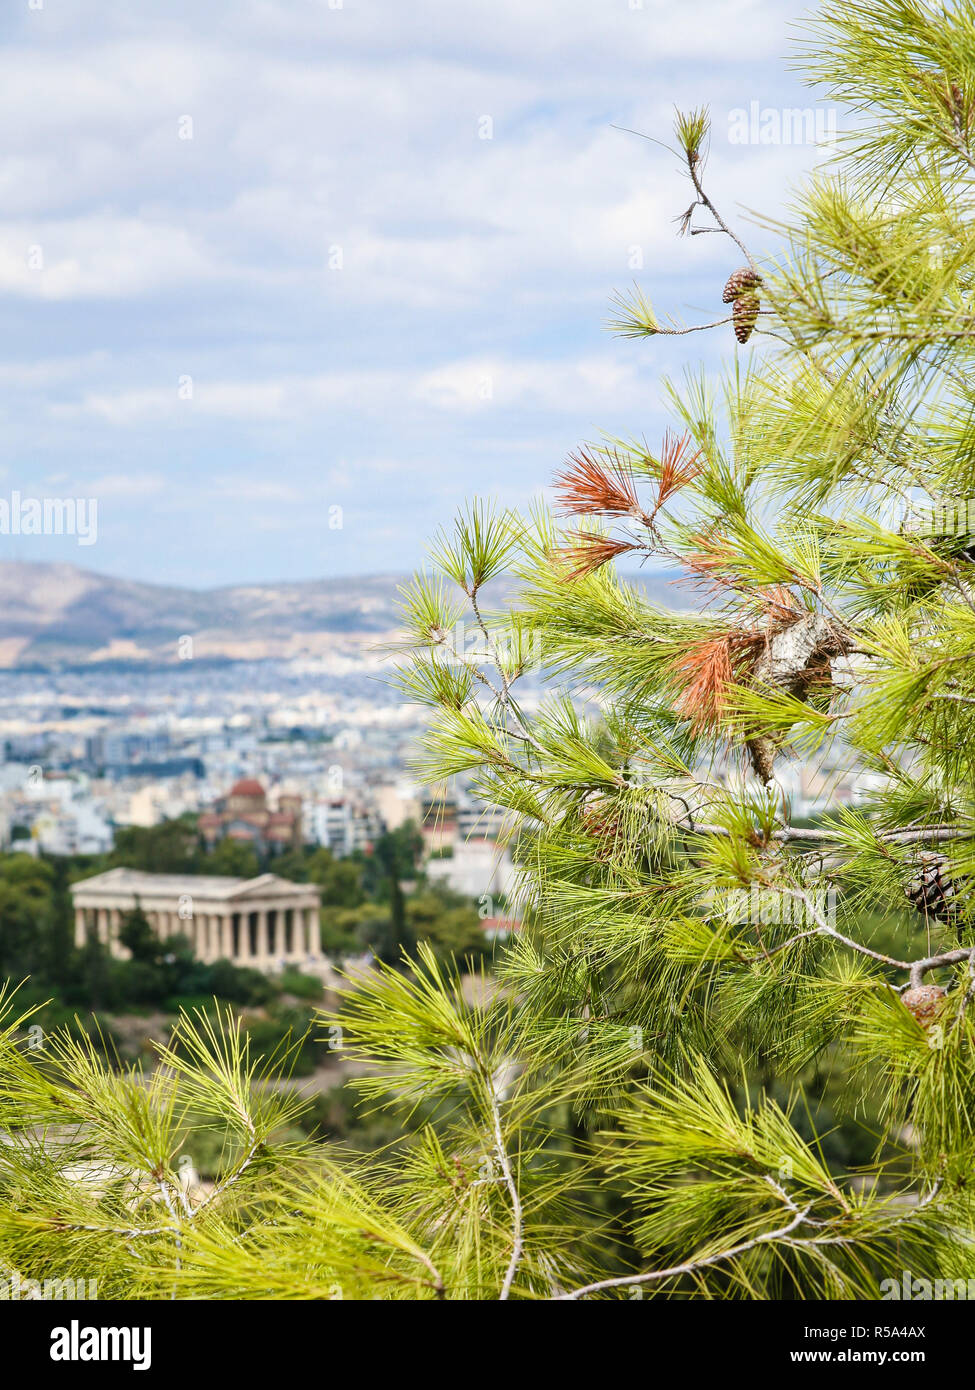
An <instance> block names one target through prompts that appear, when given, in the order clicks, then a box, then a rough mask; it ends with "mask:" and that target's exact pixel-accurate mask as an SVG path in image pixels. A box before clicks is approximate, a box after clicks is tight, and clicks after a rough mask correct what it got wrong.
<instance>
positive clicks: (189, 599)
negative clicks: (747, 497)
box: [0, 560, 689, 670]
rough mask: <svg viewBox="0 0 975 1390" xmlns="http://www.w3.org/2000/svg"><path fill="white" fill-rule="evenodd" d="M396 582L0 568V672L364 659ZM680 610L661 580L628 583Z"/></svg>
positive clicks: (676, 593)
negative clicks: (181, 582)
mask: <svg viewBox="0 0 975 1390" xmlns="http://www.w3.org/2000/svg"><path fill="white" fill-rule="evenodd" d="M404 582H405V576H402V575H386V574H379V575H361V576H360V575H357V576H351V577H343V578H332V579H311V580H303V581H298V582H294V581H289V582H286V583H278V584H275V583H268V584H242V585H231V586H228V587H223V588H216V589H190V588H177V587H174V586H171V585H162V584H147V583H142V582H139V581H136V580H129V579H119V578H115V577H113V576H110V575H105V574H97V573H94V572H93V571H91V570H85V569H80V568H79V567H77V566H75V565H65V564H43V563H33V564H31V563H25V562H21V561H14V560H8V561H5V562H0V669H7V670H11V669H18V668H19V669H24V668H38V667H40V668H64V667H76V666H90V665H93V664H99V663H106V662H108V663H115V664H122V665H126V664H130V663H135V664H140V665H141V664H146V663H149V664H153V665H159V664H168V663H170V662H176V661H178V660H180V659H182V658H185V655H186V652H187V645H186V639H187V638H189V639H190V640H191V644H192V645H191V647H190V648H189V650H191V652H192V655H193V657H194V659H197V660H199V659H211V660H213V659H216V660H231V661H260V660H268V659H274V658H277V659H284V660H288V659H296V658H302V657H308V658H319V659H320V658H323V657H324V658H328V657H334V658H336V659H337V660H347V659H352V660H353V661H355V660H358V659H362V658H365V657H366V656H367V654H368V653H369V652H370V651H372V650H374V649H375V647H376V645H377V643H379V642H381V641H382V640H383V639H384V638H385V637H387V636H391V635H392V634H393V633H394V632H395V631H396V629H397V626H398V622H399V619H398V612H397V608H396V601H397V598H398V589H399V587H400V585H402V584H403V583H404ZM637 582H638V583H639V584H640V585H641V587H643V588H644V589H645V590H646V591H647V593H648V596H649V597H650V598H651V599H652V600H654V601H655V602H659V603H661V604H666V605H667V606H670V607H687V606H689V605H688V603H687V600H686V593H685V594H682V592H681V590H679V589H675V588H674V587H673V586H672V585H671V584H670V583H669V581H668V580H667V579H666V578H663V577H658V576H652V575H651V576H640V578H639V580H638V581H637Z"/></svg>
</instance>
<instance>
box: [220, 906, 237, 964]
mask: <svg viewBox="0 0 975 1390" xmlns="http://www.w3.org/2000/svg"><path fill="white" fill-rule="evenodd" d="M220 955H222V956H225V957H226V958H227V960H233V958H234V929H233V916H232V914H231V913H229V912H225V913H223V915H222V916H221V918H220Z"/></svg>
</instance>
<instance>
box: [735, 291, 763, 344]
mask: <svg viewBox="0 0 975 1390" xmlns="http://www.w3.org/2000/svg"><path fill="white" fill-rule="evenodd" d="M758 310H759V301H758V295H757V294H743V295H741V296H740V297H739V298H738V299H736V300H735V304H734V308H733V309H732V311H731V318H732V322H733V323H734V328H735V337H736V338H737V339H738V341H739V343H743V344H744V343H747V342H748V339H749V338H750V337H751V336H752V329H753V328H754V327H755V323H756V321H757V319H758Z"/></svg>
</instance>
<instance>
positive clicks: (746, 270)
mask: <svg viewBox="0 0 975 1390" xmlns="http://www.w3.org/2000/svg"><path fill="white" fill-rule="evenodd" d="M761 283H762V277H761V276H760V275H759V274H758V273H757V271H754V270H752V268H751V266H748V265H746V266H742V268H741V270H736V271H733V272H732V274H731V275H729V276H728V283H727V284H726V285H725V287H724V293H723V294H722V296H721V303H722V304H731V303H732V302H733V301H734V300H736V299H737V298H738V296H739V295H740V294H744V293H745V291H746V290H754V289H757V288H758V286H759V285H760V284H761Z"/></svg>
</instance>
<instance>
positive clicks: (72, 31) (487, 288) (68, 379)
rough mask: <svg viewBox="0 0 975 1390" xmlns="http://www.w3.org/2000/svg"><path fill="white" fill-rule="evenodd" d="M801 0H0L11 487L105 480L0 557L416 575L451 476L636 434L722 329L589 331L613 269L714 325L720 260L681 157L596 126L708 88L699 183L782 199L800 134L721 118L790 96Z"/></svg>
mask: <svg viewBox="0 0 975 1390" xmlns="http://www.w3.org/2000/svg"><path fill="white" fill-rule="evenodd" d="M806 12H807V6H806V5H800V4H796V3H794V0H684V3H683V4H674V3H673V0H642V3H641V0H463V3H460V2H459V0H409V3H406V0H341V3H340V0H207V3H206V4H200V3H199V0H192V3H187V0H139V3H138V4H133V3H132V2H131V0H11V3H10V4H9V5H8V6H6V7H5V10H4V14H3V17H2V19H0V310H2V314H3V319H4V332H3V334H2V337H0V412H2V420H0V495H2V496H5V497H9V496H10V495H11V494H12V492H13V491H14V490H18V491H20V492H21V493H22V494H23V495H25V496H26V495H29V496H35V497H44V496H52V497H79V496H80V497H86V498H87V497H94V498H96V499H97V502H98V539H97V543H96V544H95V545H93V546H86V547H79V546H78V544H77V542H76V539H75V538H74V537H70V536H62V537H34V536H8V535H0V557H4V558H14V559H18V560H33V559H38V560H60V561H65V562H69V563H72V564H82V565H84V566H85V567H87V568H91V569H97V570H100V571H102V572H105V573H108V574H115V575H121V576H125V577H128V578H138V579H144V580H153V581H156V582H161V583H173V584H187V585H192V586H199V587H204V586H210V585H215V584H229V583H236V582H255V581H270V580H275V579H301V578H317V577H321V576H325V575H335V574H354V573H366V572H387V571H393V570H395V571H400V570H406V569H409V568H411V567H412V566H413V565H415V564H416V563H417V562H419V561H420V559H421V558H422V553H423V547H424V542H425V540H426V538H428V537H429V536H430V534H431V533H432V532H433V531H434V530H435V528H436V526H437V525H438V524H439V523H441V522H443V521H445V520H448V519H449V517H450V516H451V515H452V513H453V512H454V510H455V509H456V507H457V506H458V504H459V503H460V502H461V501H462V500H463V499H464V497H465V496H468V495H470V494H472V493H481V494H486V495H491V496H496V497H498V498H500V499H501V500H502V501H504V502H506V503H510V504H513V505H524V504H525V503H527V502H528V500H529V499H530V498H531V497H532V495H533V494H535V493H537V492H538V491H539V490H541V489H543V488H544V487H545V486H546V485H547V484H548V482H549V480H550V478H551V475H552V473H553V471H554V470H555V469H556V468H557V467H558V466H559V465H560V463H561V462H562V460H563V458H564V456H565V454H566V452H567V451H568V450H569V449H570V448H572V447H573V446H574V445H575V444H577V443H578V442H580V441H582V440H584V439H585V438H587V437H590V438H591V437H594V436H595V435H597V434H598V433H599V432H600V431H601V430H609V431H613V432H614V433H620V434H626V433H630V432H635V433H640V434H642V433H647V434H648V435H649V436H650V437H651V438H654V437H655V436H656V435H658V434H659V433H661V432H662V430H663V429H664V428H665V427H666V425H667V423H668V415H667V412H666V408H665V405H664V400H663V395H662V391H661V386H660V379H661V377H662V376H663V375H664V374H670V375H679V373H680V370H681V367H682V364H683V363H684V362H692V361H697V360H700V358H701V357H702V356H703V358H704V359H705V361H706V362H707V364H708V366H709V367H710V368H716V367H717V366H718V364H719V362H720V360H721V358H722V357H727V356H729V355H730V353H731V351H732V349H733V342H732V341H730V337H731V335H730V329H726V330H723V336H722V335H721V334H712V335H703V334H702V335H693V336H692V337H691V338H689V339H686V340H666V339H661V340H656V341H652V342H648V341H641V342H637V343H633V342H628V341H624V340H619V339H614V338H613V337H612V336H611V335H610V334H609V333H607V332H606V331H605V329H604V328H603V326H602V325H603V321H604V319H605V317H606V315H607V311H608V301H609V298H610V295H611V293H612V291H613V290H614V289H619V288H626V287H627V285H628V284H629V283H630V282H631V281H632V280H633V279H636V280H638V282H639V283H640V285H641V286H642V287H643V289H644V290H645V291H646V292H647V293H648V294H649V296H650V297H651V298H652V300H653V302H654V303H655V305H656V306H657V309H658V311H659V312H661V313H664V312H666V311H668V310H670V311H673V312H674V313H676V314H678V315H680V316H682V317H683V318H684V319H685V320H686V321H689V322H690V321H694V320H695V319H696V318H698V317H699V316H700V317H701V318H704V317H713V316H714V315H715V313H716V311H719V310H720V291H721V287H722V285H723V282H724V279H725V277H726V276H727V274H728V272H729V271H730V270H732V269H734V268H735V267H736V266H737V265H738V263H739V260H740V256H739V255H738V253H737V252H736V251H735V248H734V247H733V246H732V245H731V244H730V243H729V242H728V241H727V240H726V239H725V238H723V237H719V236H704V237H697V238H694V239H686V240H681V239H679V238H678V237H677V236H676V235H675V226H674V222H673V219H674V217H675V216H676V215H677V214H678V213H679V212H680V211H681V210H682V209H683V208H684V207H685V206H686V205H687V203H688V202H689V201H690V195H689V190H688V187H687V185H686V183H685V181H684V180H683V179H682V178H681V176H680V173H679V170H678V168H677V165H676V162H675V160H674V159H673V158H672V157H671V156H670V155H668V154H667V153H666V152H665V151H664V150H662V149H660V148H659V147H657V146H655V145H653V144H650V143H648V142H647V141H644V140H640V139H637V138H635V137H633V136H630V135H625V134H621V133H619V132H618V131H616V130H614V129H613V128H612V126H613V124H614V123H615V124H618V125H624V126H630V127H634V128H636V129H639V130H641V131H645V132H647V133H648V134H651V135H655V136H658V137H660V138H663V139H666V138H668V136H669V130H670V124H671V117H672V110H673V107H674V105H675V104H677V105H683V106H688V105H697V104H702V103H705V102H707V103H708V104H710V106H711V110H712V118H713V128H714V134H713V138H712V145H711V155H710V162H709V173H708V183H709V189H710V191H711V193H712V196H713V197H714V199H715V201H716V202H717V203H718V205H719V206H720V207H722V209H723V210H724V211H725V212H726V213H727V214H728V215H736V216H740V214H739V212H738V209H739V208H741V207H745V208H755V209H761V210H762V211H764V212H771V213H774V212H775V211H776V210H778V209H779V208H780V207H781V205H782V203H783V200H784V199H785V198H786V196H787V191H788V185H789V183H790V182H792V181H794V180H795V179H796V178H798V177H799V176H801V173H802V171H803V170H805V169H807V168H809V167H810V166H811V165H812V164H813V163H814V162H815V160H816V159H817V157H818V155H817V150H816V148H815V146H813V145H808V144H807V145H793V144H782V145H774V144H760V143H756V144H740V143H732V142H731V141H730V140H729V113H730V112H732V111H733V110H735V109H739V108H747V107H748V106H749V103H751V102H758V103H759V104H760V107H761V108H762V109H767V108H781V107H808V106H810V105H812V104H813V103H814V100H815V94H813V93H811V92H810V91H809V90H808V89H806V88H804V87H803V86H802V85H801V84H800V82H799V79H798V77H797V76H796V75H795V74H794V73H792V72H790V70H789V68H788V66H787V61H788V56H789V51H790V25H791V24H792V22H793V21H795V20H797V19H798V18H800V17H801V16H802V15H804V14H805V13H806ZM486 118H489V119H486ZM486 135H489V136H490V138H484V137H485V136H486ZM751 240H752V241H753V243H754V245H755V247H756V249H758V250H761V249H762V246H763V245H764V244H765V243H764V240H763V234H760V233H752V234H751ZM635 248H638V250H637V251H636V253H635ZM641 257H642V262H643V268H642V269H640V268H638V266H637V268H635V269H634V268H631V267H632V266H633V265H634V262H635V261H636V262H639V260H640V258H641ZM334 508H340V509H341V513H340V515H341V523H342V524H341V526H340V527H338V526H336V525H335V522H336V520H337V519H338V516H339V513H338V512H336V511H334V510H333V511H331V512H330V509H334ZM330 515H331V517H332V520H333V524H332V526H330V525H329V518H330Z"/></svg>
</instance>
